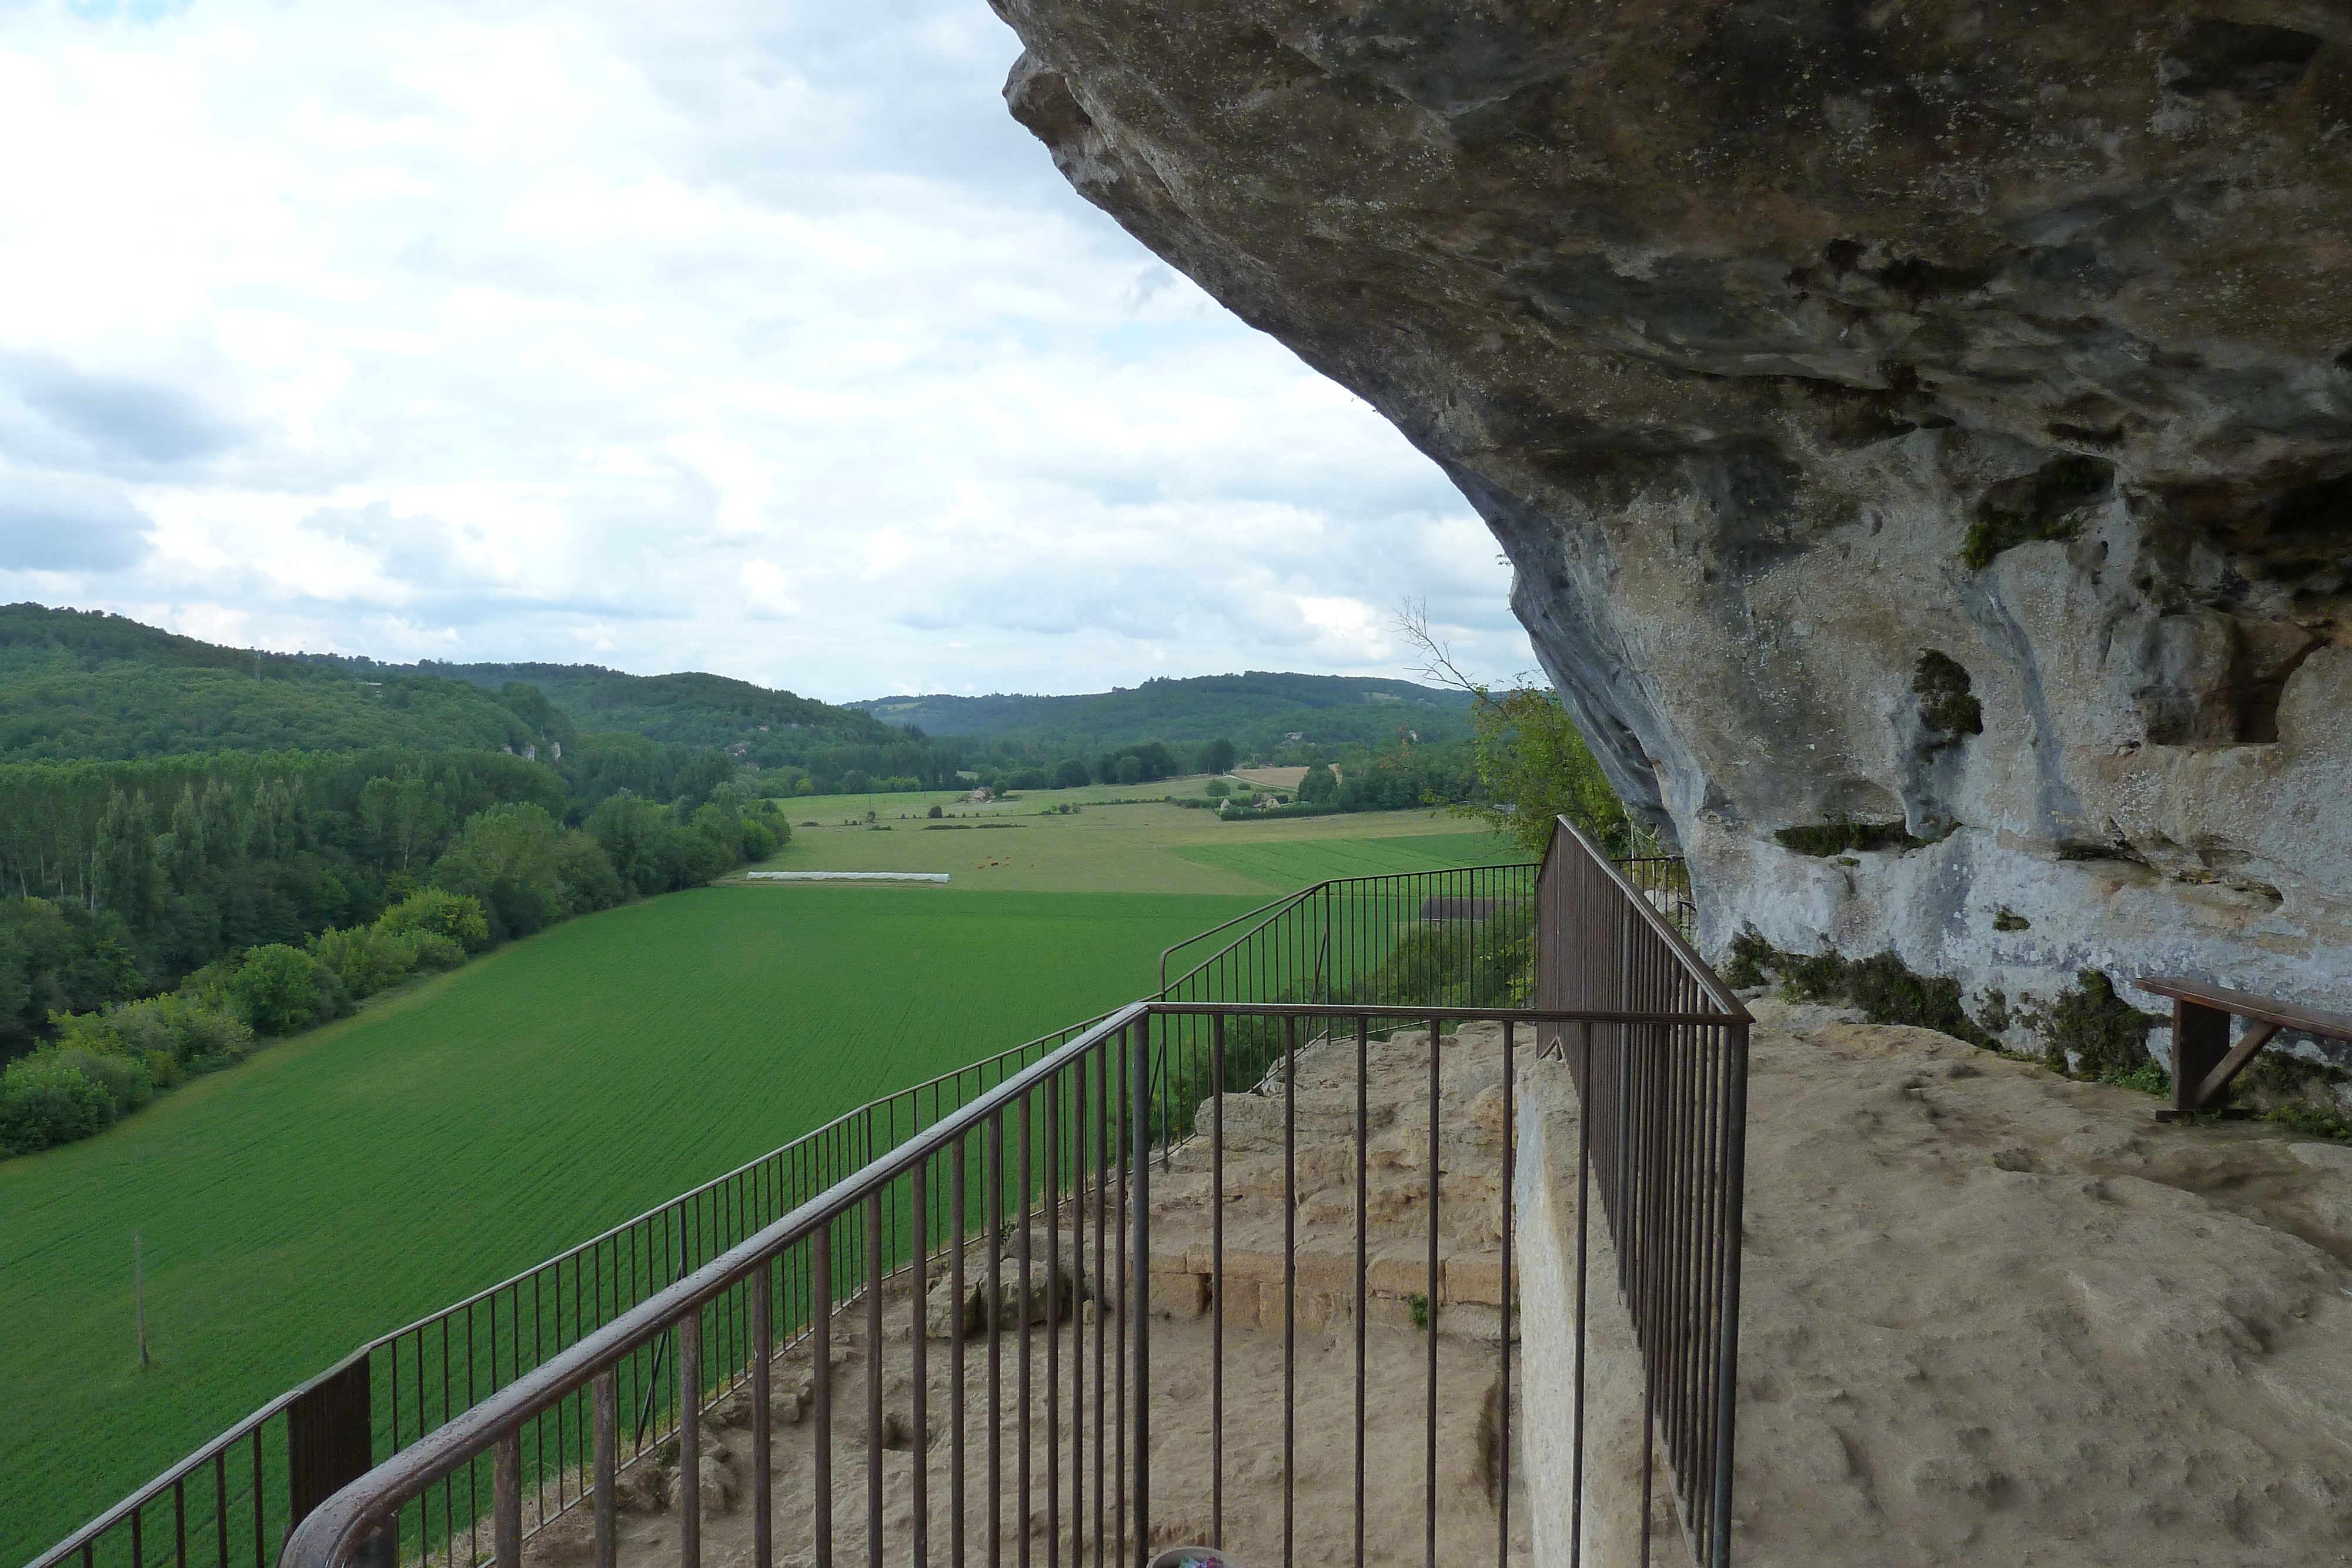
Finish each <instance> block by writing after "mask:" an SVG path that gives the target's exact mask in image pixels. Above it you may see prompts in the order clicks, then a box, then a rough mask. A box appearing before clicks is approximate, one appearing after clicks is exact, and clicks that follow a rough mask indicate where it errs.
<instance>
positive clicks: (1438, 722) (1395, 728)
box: [845, 670, 1470, 752]
mask: <svg viewBox="0 0 2352 1568" xmlns="http://www.w3.org/2000/svg"><path fill="white" fill-rule="evenodd" d="M845 706H849V707H853V708H858V709H862V710H864V711H865V712H867V713H870V714H872V715H874V716H876V717H877V718H880V719H883V720H885V721H887V722H888V723H890V724H894V725H901V726H908V725H911V726H915V727H919V728H920V729H922V730H924V731H925V732H926V733H928V734H931V735H971V736H985V737H992V738H1004V739H1015V738H1017V739H1022V740H1028V741H1034V742H1036V743H1038V744H1040V745H1044V746H1046V747H1054V748H1058V749H1066V750H1072V751H1079V752H1085V751H1090V750H1095V749H1097V748H1100V747H1115V746H1124V745H1127V744H1129V743H1131V742H1134V741H1138V740H1146V739H1150V740H1167V741H1196V740H1208V739H1212V738H1214V737H1219V736H1224V737H1230V738H1232V739H1233V740H1234V742H1235V743H1237V744H1238V745H1239V746H1240V747H1241V748H1242V749H1243V750H1244V751H1245V752H1246V751H1272V750H1274V749H1276V748H1277V747H1280V746H1282V745H1283V743H1284V741H1285V740H1286V738H1287V737H1289V736H1292V735H1300V736H1303V737H1305V738H1306V740H1307V742H1308V743H1310V744H1321V745H1326V746H1331V745H1339V744H1344V743H1346V742H1349V741H1355V742H1360V743H1361V744H1364V745H1367V746H1378V745H1383V744H1390V743H1393V742H1394V741H1396V740H1397V738H1398V732H1399V731H1400V730H1411V731H1412V733H1413V734H1414V735H1415V736H1416V737H1419V738H1420V739H1421V740H1423V741H1435V740H1454V739H1459V738H1461V737H1464V736H1466V735H1467V734H1469V732H1470V716H1469V715H1470V698H1469V697H1468V696H1467V695H1465V694H1463V693H1460V692H1453V691H1446V690H1443V689H1441V688H1438V687H1433V686H1422V685H1414V684H1413V683H1412V682H1411V681H1391V680H1377V679H1372V678H1369V677H1364V676H1357V675H1291V674H1272V673H1269V672H1265V671H1261V670H1252V671H1249V672H1247V673H1245V674H1238V675H1196V676H1193V677H1191V678H1189V679H1184V680H1151V681H1146V682H1144V683H1143V685H1139V686H1134V687H1123V688H1120V689H1118V690H1114V691H1108V692H1089V693H1087V694H1085V695H1078V696H1013V695H996V696H982V697H958V696H896V697H875V698H871V699H869V700H866V701H863V702H853V703H849V704H847V705H845Z"/></svg>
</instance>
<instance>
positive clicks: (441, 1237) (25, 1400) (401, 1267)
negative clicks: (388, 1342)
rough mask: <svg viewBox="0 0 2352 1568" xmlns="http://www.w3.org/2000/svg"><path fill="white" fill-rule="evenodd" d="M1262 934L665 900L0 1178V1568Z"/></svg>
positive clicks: (984, 909) (908, 901)
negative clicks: (461, 1307) (380, 1343)
mask: <svg viewBox="0 0 2352 1568" xmlns="http://www.w3.org/2000/svg"><path fill="white" fill-rule="evenodd" d="M1253 902H1255V900H1254V899H1250V898H1239V899H1236V898H1215V897H1200V896H1187V895H1158V896H1153V895H1137V894H1119V895H1102V894H1065V895H1060V896H1047V895H1043V894H1018V893H1015V894H1004V893H983V892H969V893H963V894H950V893H945V892H940V891H934V890H929V889H885V888H829V887H796V888H757V889H751V888H726V887H720V888H711V889H708V890H703V891H698V892H693V893H685V894H672V895H670V896H668V897H665V898H658V899H654V900H651V901H649V902H646V903H644V904H634V905H631V906H629V907H626V908H623V909H617V910H613V911H611V912H609V913H606V914H604V915H594V916H591V917H588V918H585V919H582V920H576V921H573V922H571V923H569V924H567V925H558V926H556V927H554V928H553V929H551V930H550V931H547V932H545V933H543V934H541V936H536V937H533V938H531V939H530V940H529V941H526V942H521V943H518V944H516V945H515V946H511V947H509V948H506V949H504V950H503V951H500V952H499V953H495V954H493V955H491V956H488V957H486V958H483V959H480V960H478V961H477V962H475V963H473V964H470V965H468V966H467V967H465V968H463V969H460V970H458V971H457V972H456V973H455V974H452V975H449V976H446V977H442V978H439V979H436V980H433V981H430V982H427V983H425V985H423V986H421V987H419V988H416V989H415V990H413V991H411V992H409V993H407V994H405V995H403V996H399V997H396V998H393V999H391V1000H390V1001H389V1002H388V1003H386V1004H385V1005H383V1006H381V1007H377V1008H373V1009H370V1010H368V1011H367V1012H364V1013H362V1015H361V1016H359V1017H357V1018H354V1019H349V1020H346V1021H345V1022H342V1023H340V1024H336V1025H333V1026H331V1027H329V1028H327V1029H325V1030H320V1031H318V1032H316V1033H314V1034H311V1035H309V1036H306V1037H303V1038H301V1039H299V1040H294V1041H290V1042H289V1043H287V1044H284V1045H280V1046H277V1047H274V1048H272V1049H270V1050H268V1051H263V1052H261V1053H260V1054H258V1055H257V1056H256V1057H255V1058H254V1059H253V1060H252V1061H248V1062H247V1063H245V1064H244V1065H242V1066H240V1067H237V1068H235V1069H232V1070H230V1071H226V1072H222V1073H218V1074H215V1075H214V1076H212V1077H209V1078H206V1079H204V1080H201V1081H199V1082H196V1083H194V1085H192V1086H190V1087H189V1088H187V1089H185V1090H183V1091H181V1092H178V1093H176V1094H173V1095H169V1096H166V1097H165V1098H163V1100H161V1101H159V1102H157V1103H156V1104H154V1105H153V1106H152V1107H150V1108H149V1109H147V1110H146V1111H143V1112H142V1113H139V1114H138V1115H136V1116H133V1117H131V1118H130V1119H129V1120H127V1121H125V1122H124V1123H123V1124H121V1125H120V1126H118V1127H117V1128H115V1129H114V1130H113V1131H111V1132H110V1133H107V1134H103V1135H101V1136H100V1137H96V1138H92V1139H90V1140H89V1141H88V1142H86V1143H82V1144H77V1145H70V1146H68V1147H66V1148H63V1149H58V1150H53V1151H51V1152H49V1153H47V1154H44V1155H34V1156H31V1157H28V1158H22V1159H16V1160H10V1161H8V1162H6V1163H5V1164H0V1322H5V1323H6V1324H8V1325H9V1326H8V1332H7V1341H8V1354H7V1355H6V1357H5V1362H0V1406H5V1408H6V1409H7V1410H8V1411H9V1412H10V1413H11V1414H10V1417H9V1419H8V1421H7V1422H6V1423H5V1428H0V1475H5V1477H6V1478H7V1481H6V1485H5V1492H6V1502H5V1507H0V1561H5V1562H8V1563H15V1562H21V1561H23V1560H24V1559H25V1558H26V1557H28V1556H30V1555H31V1554H32V1553H33V1552H36V1551H37V1550H39V1549H40V1548H42V1547H44V1546H46V1545H47V1544H48V1543H49V1542H51V1541H54V1540H55V1539H57V1537H58V1536H59V1535H61V1534H63V1533H64V1532H65V1531H67V1530H68V1529H70V1528H71V1527H72V1526H74V1525H75V1524H78V1523H79V1522H80V1521H82V1520H83V1519H85V1518H87V1517H89V1515H90V1514H92V1513H95V1512H96V1511H98V1510H99V1509H100V1508H101V1507H102V1506H104V1505H105V1504H106V1503H108V1502H110V1501H112V1500H114V1499H115V1498H116V1497H118V1496H120V1495H121V1493H122V1492H124V1491H126V1490H129V1489H130V1488H131V1486H133V1485H135V1484H137V1483H138V1482H140V1481H142V1480H144V1479H146V1478H147V1477H148V1476H150V1475H152V1474H153V1473H154V1472H155V1471H157V1470H159V1469H162V1468H163V1466H164V1465H165V1464H167V1463H168V1462H170V1461H171V1460H172V1459H173V1458H178V1457H179V1456H180V1455H181V1454H183V1453H184V1452H186V1451H187V1450H188V1449H190V1448H194V1446H195V1445H196V1444H197V1443H198V1442H200V1441H201V1440H202V1439H203V1438H205V1437H208V1436H209V1435H211V1434H212V1433H213V1432H214V1431H215V1430H217V1429H219V1428H220V1427H225V1426H226V1425H227V1424H228V1423H229V1422H230V1421H232V1420H234V1419H236V1417H237V1416H242V1415H243V1414H244V1413H245V1412H247V1410H250V1409H252V1408H253V1407H254V1406H257V1405H259V1404H260V1403H262V1401H263V1400H264V1399H266V1398H267V1397H268V1396H271V1395H274V1394H276V1393H278V1391H279V1390H281V1389H284V1388H286V1387H289V1386H290V1385H293V1384H295V1383H297V1382H299V1381H300V1380H301V1379H302V1378H303V1377H306V1376H308V1375H310V1374H311V1373H313V1372H315V1371H318V1370H320V1369H321V1368H323V1367H325V1366H326V1365H328V1364H330V1363H331V1362H332V1361H333V1360H334V1359H336V1358H337V1357H338V1356H340V1355H341V1354H342V1353H344V1352H345V1351H347V1350H349V1349H350V1348H351V1347H352V1345H354V1344H355V1343H359V1342H361V1341H362V1340H364V1339H367V1338H369V1337H371V1336H373V1335H374V1334H376V1333H381V1332H383V1331H384V1330H386V1329H390V1328H393V1327H395V1326H397V1325H399V1324H400V1323H402V1322H407V1321H409V1320H411V1319H413V1318H415V1317H417V1316H419V1315H422V1314H423V1313H425V1312H428V1311H430V1310H432V1309H434V1308H436V1307H438V1306H441V1305H443V1304H445V1303H446V1302H447V1301H451V1300H453V1299H456V1298H457V1297H458V1296H461V1295H463V1294H465V1293H467V1292H468V1291H473V1290H476V1289H478V1288H479V1287H481V1286H483V1285H487V1284H489V1283H492V1282H494V1281H497V1280H499V1279H501V1278H504V1277H505V1276H506V1275H508V1274H509V1273H512V1272H514V1271H515V1270H517V1269H519V1268H520V1267H522V1266H524V1265H527V1264H529V1263H530V1262H533V1261H535V1260H539V1259H540V1258H542V1257H544V1256H546V1255H548V1254H550V1253H551V1252H554V1251H557V1250H560V1249H562V1248H563V1247H565V1246H569V1245H571V1244H572V1243H573V1242H576V1241H579V1240H581V1239H584V1238H586V1237H588V1236H590V1235H593V1234H594V1233H596V1232H597V1231H599V1230H602V1229H604V1228H606V1227H607V1226H609V1225H612V1224H614V1222H616V1221H618V1220H620V1219H623V1218H627V1217H628V1216H630V1215H632V1214H635V1213H637V1212H639V1211H641V1210H643V1209H646V1208H648V1207H652V1206H653V1205H654V1204H656V1203H657V1202H659V1201H660V1200H662V1199H663V1198H665V1197H669V1196H671V1195H672V1194H674V1193H677V1192H678V1191H680V1190H682V1189H683V1188H685V1187H688V1186H692V1185H694V1184H696V1183H698V1182H700V1181H703V1180H705V1179H707V1178H708V1177H709V1176H715V1175H718V1174H719V1173H720V1172H722V1171H725V1170H727V1169H729V1168H730V1167H731V1166H736V1165H739V1164H740V1163H742V1162H743V1161H745V1160H748V1159H750V1158H751V1157H753V1156H754V1155H759V1154H761V1153H763V1152H764V1151H766V1150H768V1149H770V1148H772V1147H774V1146H775V1145H778V1144H781V1143H783V1142H785V1141H786V1140H787V1139H789V1138H790V1137H791V1136H793V1134H797V1133H799V1132H801V1131H803V1130H804V1129H806V1128H808V1127H809V1126H811V1125H814V1124H817V1123H820V1122H822V1121H824V1120H825V1119H827V1118H829V1117H831V1116H832V1115H834V1114H835V1113H839V1112H841V1111H844V1110H846V1109H848V1108H850V1107H852V1106H855V1105H856V1104H859V1103H863V1102H865V1101H866V1100H869V1099H872V1098H874V1097H876V1096H877V1095H878V1094H881V1093H883V1092H887V1091H889V1090H892V1089H895V1088H898V1087H899V1086H901V1085H903V1084H906V1083H908V1082H913V1081H915V1080H917V1079H919V1078H923V1077H927V1076H929V1075H930V1074H933V1073H935V1072H938V1071H943V1070H945V1069H946V1068H949V1067H951V1066H954V1065H956V1064H958V1063H961V1062H963V1061H970V1060H971V1059H973V1058H975V1057H979V1056H983V1055H987V1054H990V1053H992V1052H993V1051H998V1050H1001V1049H1003V1048H1004V1047H1006V1046H1010V1045H1014V1044H1017V1043H1019V1042H1020V1041H1021V1040H1025V1039H1028V1038H1031V1037H1033V1036H1034V1035H1036V1034H1039V1033H1042V1032H1044V1031H1045V1030H1048V1029H1052V1028H1055V1027H1057V1026H1059V1025H1062V1024H1065V1023H1068V1022H1072V1021H1075V1020H1076V1019H1080V1018H1083V1017H1086V1016H1087V1015H1089V1014H1091V1013H1095V1012H1099V1011H1102V1010H1104V1009H1108V1008H1110V1007H1113V1006H1115V1005H1117V1004H1118V1003H1120V1002H1124V1001H1128V1000H1130V999H1132V998H1135V997H1136V996H1138V995H1139V994H1141V993H1143V992H1145V991H1148V990H1149V989H1150V987H1151V984H1152V978H1151V977H1152V973H1153V970H1152V963H1153V960H1154V959H1155V958H1156V957H1157V956H1158V954H1159V951H1160V948H1161V947H1163V946H1167V945H1168V944H1169V943H1171V942H1174V941H1176V940H1178V939H1179V938H1181V937H1183V936H1189V935H1191V934H1192V933H1193V932H1196V931H1198V930H1200V929H1201V928H1202V927H1203V926H1205V925H1213V924H1214V923H1215V922H1217V921H1219V920H1222V919H1224V918H1225V917H1226V916H1227V915H1232V914H1234V913H1237V912H1238V911H1240V910H1241V909H1244V908H1245V907H1247V906H1248V905H1249V904H1251V903H1253ZM133 1230H138V1231H141V1232H142V1233H143V1236H144V1244H145V1249H146V1257H147V1315H148V1331H149V1336H150V1340H151V1343H152V1344H153V1346H154V1350H155V1355H156V1364H155V1366H154V1367H153V1368H152V1369H151V1370H150V1371H148V1372H146V1373H144V1374H142V1372H141V1371H140V1370H139V1367H138V1365H137V1358H136V1355H135V1354H134V1352H133V1341H132V1326H131V1325H132V1309H131V1233H132V1232H133ZM36 1415H37V1417H38V1418H37V1419H36V1418H34V1417H35V1416H36Z"/></svg>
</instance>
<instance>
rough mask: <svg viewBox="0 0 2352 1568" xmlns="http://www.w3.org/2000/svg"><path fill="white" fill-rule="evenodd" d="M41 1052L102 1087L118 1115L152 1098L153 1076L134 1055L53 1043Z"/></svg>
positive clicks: (134, 1109) (153, 1094)
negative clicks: (64, 1046)
mask: <svg viewBox="0 0 2352 1568" xmlns="http://www.w3.org/2000/svg"><path fill="white" fill-rule="evenodd" d="M41 1054H43V1055H45V1056H49V1057H50V1058H51V1060H53V1061H57V1062H59V1063H60V1064H62V1065H64V1066H66V1067H68V1068H71V1069H72V1070H73V1071H77V1072H79V1073H80V1074H81V1075H82V1076H83V1077H85V1078H87V1079H89V1081H90V1082H93V1083H95V1084H97V1085H98V1086H99V1087H100V1089H103V1090H105V1091H106V1097H107V1100H108V1101H109V1103H111V1104H112V1105H113V1107H114V1114H115V1115H117V1116H121V1115H122V1114H124V1113H127V1112H131V1111H136V1110H138V1109H139V1108H140V1107H141V1106H142V1105H144V1104H146V1103H147V1102H149V1101H150V1100H152V1099H153V1098H155V1075H154V1073H153V1072H152V1071H150V1070H149V1068H148V1066H147V1064H146V1063H145V1062H144V1061H140V1060H139V1059H138V1058H137V1057H135V1056H125V1055H123V1054H121V1052H119V1051H89V1050H86V1049H82V1048H79V1047H75V1048H69V1049H63V1050H60V1049H58V1048H57V1047H54V1046H52V1047H50V1048H49V1049H48V1050H47V1051H43V1052H42V1053H41Z"/></svg>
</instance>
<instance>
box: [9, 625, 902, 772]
mask: <svg viewBox="0 0 2352 1568" xmlns="http://www.w3.org/2000/svg"><path fill="white" fill-rule="evenodd" d="M600 731H601V732H614V731H618V732H625V733H629V734H635V735H639V736H643V737H646V738H648V739H651V740H656V741H663V742H675V743H681V744H684V745H687V746H689V747H726V748H729V749H731V750H736V751H737V752H738V754H739V755H746V754H748V755H751V757H752V758H753V759H754V760H766V761H769V762H770V763H771V764H773V763H777V762H783V761H787V760H798V758H797V757H796V756H795V755H794V754H795V753H797V752H798V751H800V750H801V749H803V747H804V746H805V745H806V744H808V743H812V742H814V743H818V744H821V745H826V746H843V745H851V746H864V747H871V746H875V745H877V744H880V745H887V744H889V743H892V742H896V741H899V740H901V739H902V738H903V737H901V736H899V735H898V733H897V732H895V731H892V730H889V729H887V728H885V727H883V726H881V725H880V724H878V723H877V722H876V721H875V720H874V719H872V718H870V717H868V716H866V715H864V714H861V713H856V712H852V711H850V710H848V709H845V708H837V707H832V706H827V705H826V704H824V703H819V702H813V701H811V700H809V699H808V698H805V697H799V696H795V695H793V694H792V693H790V692H775V691H770V690H768V689H766V688H765V687H762V686H755V685H751V684H750V683H748V682H744V681H735V680H729V679H727V678H726V677H724V676H720V675H707V674H677V675H653V676H644V675H630V674H622V673H621V672H619V671H616V670H606V669H600V668H598V667H596V666H594V665H578V664H433V663H429V662H428V663H425V664H378V663H376V662H374V661H373V660H369V659H357V658H345V657H340V656H335V655H324V654H299V653H261V652H257V651H255V650H252V649H246V648H225V647H220V646H218V645H216V644H214V643H204V642H199V641H198V640H196V639H195V638H193V637H183V636H179V635H177V634H175V633H173V632H163V631H159V630H157V629H156V628H154V627H152V626H142V625H141V624H140V623H139V622H135V621H129V620H125V619H123V618H122V617H121V616H117V615H106V614H100V613H97V612H82V611H74V610H52V609H48V608H47V607H45V606H43V605H38V604H12V605H7V606H0V761H5V762H58V761H81V760H100V761H123V760H131V759H135V758H148V757H171V756H184V755H190V754H195V753H205V752H221V751H245V752H257V751H352V750H360V749H365V748H369V747H386V746H392V747H408V748H414V749H419V750H491V751H497V750H511V751H514V752H516V753H518V754H520V755H530V754H533V753H541V752H545V751H548V750H550V749H551V747H553V746H561V745H564V744H569V743H571V742H572V740H573V739H574V737H579V736H583V735H591V734H595V733H597V732H600ZM795 743H799V744H795ZM761 753H766V754H767V756H765V757H764V758H762V757H761V756H760V755H759V754H761Z"/></svg>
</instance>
